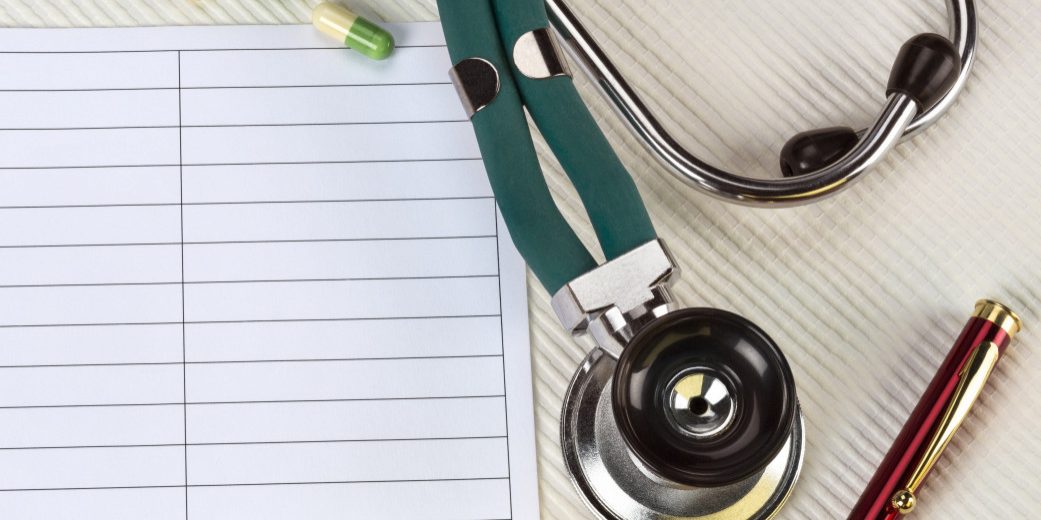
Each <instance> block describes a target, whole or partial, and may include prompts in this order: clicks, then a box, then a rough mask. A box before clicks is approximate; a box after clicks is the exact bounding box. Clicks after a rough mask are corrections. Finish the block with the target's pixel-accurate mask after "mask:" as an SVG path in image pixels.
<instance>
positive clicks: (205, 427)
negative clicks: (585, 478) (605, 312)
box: [0, 24, 538, 520]
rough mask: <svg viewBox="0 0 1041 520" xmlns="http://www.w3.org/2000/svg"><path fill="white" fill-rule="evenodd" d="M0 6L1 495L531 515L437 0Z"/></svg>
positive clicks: (492, 232)
mask: <svg viewBox="0 0 1041 520" xmlns="http://www.w3.org/2000/svg"><path fill="white" fill-rule="evenodd" d="M393 30H394V32H395V33H396V36H397V39H398V42H399V49H398V50H397V51H396V53H395V55H394V56H393V58H392V59H391V60H389V61H386V62H378V63H377V62H373V61H369V60H367V59H366V58H364V57H362V56H360V55H358V54H355V53H353V52H352V51H349V50H345V49H343V48H342V47H340V46H338V45H336V43H335V42H332V41H329V40H326V39H324V38H323V37H321V36H320V35H318V34H317V33H316V32H315V31H314V30H313V29H312V28H311V27H304V26H281V27H180V28H173V27H166V28H135V29H45V30H41V29H4V30H0V71H3V74H0V518H3V519H4V520H20V519H47V520H53V519H77V520H89V519H105V520H115V519H134V520H139V519H145V518H147V519H152V520H167V519H169V520H177V519H191V520H218V519H221V520H228V519H250V520H264V519H317V520H322V519H334V518H335V519H342V518H380V519H390V518H431V519H436V518H456V519H498V518H524V519H529V518H536V517H537V515H538V505H537V496H536V476H535V459H534V428H533V424H532V423H533V419H532V402H531V373H530V361H529V355H528V333H527V330H528V329H527V307H526V298H525V285H524V267H523V263H522V261H521V259H520V257H519V256H518V254H517V252H516V251H515V250H514V248H513V246H512V245H511V242H510V239H509V237H508V236H507V234H506V231H505V226H504V225H503V223H502V221H501V220H499V218H498V217H497V212H496V209H495V203H494V199H493V198H492V196H491V191H490V188H489V186H488V182H487V179H486V177H485V173H484V170H483V166H482V164H481V161H480V157H479V151H478V148H477V144H476V140H475V138H474V135H473V131H472V128H471V126H470V124H469V122H468V121H466V118H465V116H464V113H463V111H462V108H461V107H460V105H459V102H458V99H457V97H456V95H455V92H454V89H453V87H452V86H451V84H450V83H449V82H448V77H447V70H448V68H449V66H450V63H449V58H448V53H447V51H446V49H445V47H444V40H443V36H442V34H441V31H440V28H439V26H438V25H437V24H408V25H399V26H394V27H393Z"/></svg>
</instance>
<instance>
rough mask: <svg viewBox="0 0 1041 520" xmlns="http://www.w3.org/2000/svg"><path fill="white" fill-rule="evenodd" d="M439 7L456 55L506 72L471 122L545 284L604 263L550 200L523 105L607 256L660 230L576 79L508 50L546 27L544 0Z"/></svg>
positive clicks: (460, 1)
mask: <svg viewBox="0 0 1041 520" xmlns="http://www.w3.org/2000/svg"><path fill="white" fill-rule="evenodd" d="M438 9H439V11H440V14H441V24H442V26H443V28H444V32H445V38H446V41H447V43H448V50H449V54H450V55H451V58H452V62H453V63H459V62H460V61H463V60H466V59H468V58H481V59H484V60H487V61H488V62H490V63H491V64H492V65H494V66H495V68H496V69H497V70H498V72H499V81H500V90H499V94H498V96H497V97H496V98H495V100H494V101H492V102H491V104H489V105H488V106H486V107H485V108H483V109H482V110H479V111H478V112H477V113H475V114H474V115H473V117H472V122H473V126H474V131H475V132H476V135H477V141H478V145H479V146H480V148H481V154H482V155H483V156H484V164H485V169H486V170H487V173H488V178H489V180H490V182H491V186H492V191H493V192H494V194H495V199H496V201H497V202H498V204H499V210H500V211H501V212H502V215H503V219H504V220H505V222H506V226H507V228H508V229H509V231H510V234H511V236H512V237H513V241H514V244H515V245H516V246H517V249H518V250H519V251H520V253H521V256H523V257H524V259H525V261H527V263H528V265H529V266H530V267H531V270H532V271H533V272H534V273H535V276H537V277H538V279H539V281H541V282H542V285H543V286H545V288H546V290H547V291H549V293H550V294H554V293H556V292H557V291H558V290H559V289H560V288H561V287H563V286H564V285H565V284H567V283H568V282H570V281H571V280H573V279H575V278H577V277H579V276H580V275H582V274H584V273H586V272H589V271H591V270H593V269H595V268H596V267H597V262H596V260H594V259H593V256H592V255H591V254H590V253H589V251H588V250H587V249H586V248H585V246H584V245H583V244H582V242H581V241H580V240H579V238H578V236H577V235H576V234H575V231H574V230H573V229H572V228H571V227H570V226H569V225H568V223H567V222H566V221H565V220H564V217H563V216H562V215H561V214H560V210H559V209H558V208H557V206H556V203H555V202H554V201H553V197H552V195H551V194H550V191H549V187H548V186H547V185H546V179H545V177H543V174H542V169H541V167H540V166H539V161H538V156H537V155H536V153H535V146H534V144H533V143H532V137H531V133H530V131H529V129H528V124H527V119H526V118H525V115H524V107H525V106H526V107H527V108H528V112H529V113H530V114H531V117H532V119H533V120H534V121H535V124H536V126H538V128H539V131H540V132H541V133H542V135H543V137H545V139H546V142H547V143H548V144H549V146H550V149H551V150H552V151H553V153H554V155H555V156H556V157H557V160H558V161H559V162H560V164H561V166H562V167H563V168H564V171H565V172H566V173H567V175H568V178H569V179H570V180H571V182H572V183H573V184H574V186H575V188H576V190H577V191H578V193H579V196H580V197H581V199H582V204H583V205H584V206H585V209H586V212H587V213H588V214H589V219H590V221H591V222H592V224H593V230H594V231H595V232H596V236H597V238H598V239H599V241H600V247H601V248H602V249H603V252H604V256H605V257H606V259H607V260H608V261H610V260H613V259H615V258H617V257H619V256H621V255H623V254H625V253H628V252H629V251H631V250H633V249H634V248H636V247H637V246H640V245H642V244H645V243H647V242H650V241H652V240H654V239H656V238H657V233H655V231H654V225H653V224H652V223H651V219H650V216H649V215H648V214H647V208H646V207H645V206H644V204H643V199H642V198H641V197H640V193H639V192H638V191H637V189H636V184H635V183H634V182H633V179H632V177H631V176H630V175H629V172H628V171H627V170H626V169H625V166H623V165H622V163H621V161H620V160H619V159H618V156H617V155H616V154H615V152H614V150H613V149H612V148H611V145H610V143H608V141H607V138H606V137H604V134H603V132H602V131H601V130H600V128H599V127H598V126H597V124H596V121H595V120H594V119H593V116H592V114H590V113H589V110H588V108H586V105H585V103H584V102H583V101H582V99H581V98H580V97H579V94H578V91H577V90H576V89H575V86H574V83H573V82H572V79H571V78H570V77H568V76H557V77H552V78H547V79H531V78H528V77H527V76H525V75H524V74H522V73H520V72H519V71H518V70H517V69H516V65H515V64H514V63H513V62H512V60H509V59H507V56H510V55H511V54H512V53H511V52H508V50H509V51H512V47H513V42H516V41H517V39H518V38H520V37H521V36H522V35H523V34H525V33H527V32H529V31H532V30H535V29H544V28H548V27H549V20H548V18H547V16H546V9H545V4H544V3H543V0H438ZM504 44H505V46H504Z"/></svg>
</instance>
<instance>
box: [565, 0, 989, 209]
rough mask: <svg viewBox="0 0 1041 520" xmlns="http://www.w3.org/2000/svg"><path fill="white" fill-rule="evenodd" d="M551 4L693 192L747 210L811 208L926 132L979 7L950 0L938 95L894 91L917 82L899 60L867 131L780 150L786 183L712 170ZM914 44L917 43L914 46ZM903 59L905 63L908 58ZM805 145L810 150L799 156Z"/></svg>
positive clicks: (635, 123) (952, 92)
mask: <svg viewBox="0 0 1041 520" xmlns="http://www.w3.org/2000/svg"><path fill="white" fill-rule="evenodd" d="M545 2H546V6H547V9H548V10H549V12H550V19H551V21H552V23H553V27H554V28H555V29H556V30H557V31H558V33H559V34H560V35H561V36H562V39H563V43H564V46H565V48H567V50H568V51H569V52H570V53H571V55H572V56H573V57H574V58H575V60H576V61H577V62H578V63H579V64H580V66H581V68H582V69H583V70H585V71H586V73H587V74H588V75H589V76H590V78H592V80H593V82H594V83H595V84H596V85H597V86H598V87H599V89H600V91H601V93H602V94H604V96H605V98H607V100H608V101H609V102H610V103H611V104H612V105H613V106H614V108H615V109H616V111H617V112H618V114H619V115H620V116H621V117H622V119H623V120H624V121H625V122H626V123H627V124H628V125H629V127H630V129H631V130H632V131H633V133H634V134H635V135H636V136H637V137H639V138H640V141H641V142H643V144H644V145H645V147H646V148H647V149H648V150H649V151H650V152H651V154H652V155H654V156H655V157H656V158H657V159H658V160H659V161H660V162H661V163H662V164H664V165H665V166H666V167H667V168H669V170H670V171H672V172H673V173H674V174H676V176H677V177H679V178H680V179H682V180H683V181H685V182H686V183H688V184H690V185H691V186H693V187H695V188H698V189H700V190H701V191H704V192H705V193H708V194H710V195H713V196H715V197H717V198H720V199H723V200H727V201H730V202H736V203H740V204H745V205H749V206H765V207H785V206H792V205H799V204H805V203H809V202H813V201H815V200H819V199H821V198H824V197H827V196H830V195H833V194H835V193H838V192H839V191H841V190H843V189H845V188H846V187H848V186H849V185H850V183H852V182H853V181H855V180H857V179H858V178H859V177H860V176H861V175H862V174H864V173H865V172H866V171H868V170H869V169H871V168H872V167H873V166H875V165H876V164H878V162H879V161H881V160H882V159H883V158H884V157H885V156H886V155H887V154H888V153H889V151H890V150H891V149H892V148H893V147H894V146H896V145H897V143H899V142H900V141H902V140H904V139H909V138H911V137H913V136H915V135H917V134H918V133H919V132H921V131H923V130H925V129H926V128H927V127H928V126H929V125H931V124H933V123H934V122H936V121H937V120H938V119H939V118H940V116H942V115H943V114H944V113H945V112H946V111H947V110H948V109H949V108H950V107H951V106H952V105H953V104H954V101H955V99H956V98H957V97H958V94H959V93H960V92H961V90H962V88H963V87H964V86H965V82H966V81H967V80H968V77H969V75H970V73H971V71H972V65H973V63H974V61H975V57H976V39H977V21H976V6H975V3H974V1H973V0H947V11H948V17H949V19H950V31H949V38H947V40H948V42H947V43H946V44H945V45H944V49H943V50H942V54H943V57H942V59H941V60H939V61H938V62H934V63H933V64H932V65H931V67H932V68H931V69H930V70H923V71H922V72H927V73H929V74H932V75H934V76H935V77H936V78H937V79H938V81H937V83H936V87H937V88H936V89H933V90H928V91H917V92H915V91H912V90H909V89H902V88H897V89H894V88H892V87H893V80H896V81H907V80H910V79H911V78H908V77H906V76H901V75H900V74H898V72H899V70H900V69H901V66H902V65H907V62H906V61H905V62H903V63H902V62H901V61H900V60H899V59H898V62H897V63H896V65H895V66H894V74H893V76H891V78H890V79H891V81H890V88H889V89H888V90H889V91H888V92H887V99H886V103H885V105H884V106H883V108H882V111H881V113H880V114H879V116H878V117H877V118H876V119H875V121H874V123H872V125H871V126H870V127H869V128H867V129H865V130H861V131H859V132H856V131H854V130H852V129H850V128H846V127H834V128H826V129H821V130H818V131H810V132H804V133H802V134H799V135H797V136H795V137H793V138H792V140H790V141H789V143H788V145H786V146H785V150H782V152H784V153H782V160H781V162H782V172H783V173H784V175H785V178H780V179H755V178H751V177H745V176H742V175H737V174H733V173H730V172H728V171H725V170H722V169H720V168H717V167H715V166H712V165H711V164H709V163H708V162H706V161H703V160H701V159H700V158H698V157H697V156H696V155H694V154H693V153H691V152H689V151H688V150H686V149H685V148H684V147H683V146H681V145H680V144H679V143H678V142H677V141H676V139H675V138H673V137H672V135H671V134H670V133H669V132H668V130H666V129H665V127H664V126H663V125H662V124H661V123H660V122H659V121H658V119H657V118H656V117H655V116H654V114H653V113H651V111H650V110H649V109H648V108H647V106H646V104H644V102H643V100H642V99H641V98H640V96H639V95H638V94H637V93H636V91H635V90H634V89H633V88H632V87H631V86H630V85H629V84H628V82H626V81H625V78H624V77H623V76H622V75H621V73H619V72H618V70H617V68H616V67H615V66H614V64H613V63H612V62H611V59H610V58H609V57H608V56H607V54H606V53H605V52H604V51H603V50H602V49H601V48H600V47H599V46H598V45H597V43H596V41H595V40H594V39H593V37H592V36H591V35H590V34H589V32H588V31H587V30H586V29H585V27H584V26H583V25H582V23H581V21H580V20H579V19H578V17H577V16H576V15H575V14H574V13H573V12H572V11H571V10H570V9H569V8H568V6H567V5H566V3H565V2H564V0H545ZM920 36H922V35H920ZM912 42H914V39H912V41H910V42H909V44H910V43H912ZM934 43H937V42H934ZM905 49H906V47H905ZM901 54H902V56H903V57H904V58H907V56H906V54H905V53H904V52H902V53H901ZM917 58H919V59H920V58H922V56H921V55H918V56H917ZM920 63H924V62H920ZM911 83H915V82H914V81H911ZM919 85H920V84H919ZM926 101H928V102H926ZM836 131H840V133H841V137H842V138H841V139H836V138H835V137H836V135H835V133H836ZM800 146H806V148H803V149H802V150H798V149H797V148H798V147H800ZM807 151H821V152H824V153H823V154H818V155H816V156H815V157H814V158H813V160H811V161H809V162H806V163H803V164H802V165H801V166H802V167H801V168H799V167H796V168H792V167H791V166H792V165H791V163H792V162H793V161H791V159H792V158H793V157H799V156H805V155H806V154H805V152H807Z"/></svg>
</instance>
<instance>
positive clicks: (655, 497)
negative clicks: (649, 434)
mask: <svg viewBox="0 0 1041 520" xmlns="http://www.w3.org/2000/svg"><path fill="white" fill-rule="evenodd" d="M615 368H616V361H615V360H614V359H613V358H611V357H610V356H608V355H607V354H605V353H604V352H603V351H602V350H599V349H596V350H593V352H592V353H590V355H589V356H588V357H587V358H586V359H585V361H584V362H583V364H582V366H581V367H580V369H579V370H578V372H577V373H576V374H575V377H574V379H573V380H572V382H571V386H570V387H569V388H568V391H567V395H566V397H565V400H564V408H563V412H562V415H561V445H562V448H563V454H564V462H565V464H566V466H567V469H568V473H569V474H570V476H571V479H572V481H573V483H574V485H575V487H576V488H578V490H579V492H580V494H581V496H582V498H583V499H584V500H585V502H586V504H587V505H588V506H589V507H590V508H591V509H592V510H594V511H596V512H597V513H599V514H600V516H602V517H603V518H605V519H609V520H623V519H624V520H629V519H646V520H651V519H666V518H668V519H706V520H707V519H713V520H716V519H719V520H722V519H745V518H748V519H767V518H772V517H773V516H774V514H775V513H776V512H777V511H778V510H779V509H780V507H781V506H782V505H783V504H784V502H785V500H787V498H788V495H789V494H790V493H791V491H792V488H793V486H794V485H795V482H796V480H797V479H798V475H799V470H800V469H801V467H802V460H803V443H804V433H803V425H802V416H801V414H799V413H798V412H797V417H796V420H795V422H794V424H793V425H792V426H793V427H792V430H791V432H790V433H789V434H788V436H787V437H786V438H785V440H784V443H783V444H782V445H781V449H780V450H779V451H778V452H777V454H776V455H774V456H773V457H772V458H771V459H770V460H769V462H768V463H767V464H766V466H765V467H764V468H762V469H761V470H758V471H756V472H754V473H752V474H751V475H749V476H748V477H745V478H743V479H741V480H738V481H737V482H734V483H732V484H728V485H724V486H717V487H695V486H686V485H682V484H678V483H676V482H671V481H669V480H667V479H664V478H661V477H659V476H658V475H656V474H655V473H654V472H652V471H650V470H649V469H648V468H647V467H646V466H644V465H643V463H642V462H641V461H639V459H637V458H635V457H633V455H632V452H631V451H630V449H629V447H628V445H627V444H626V442H625V441H624V440H623V438H622V434H621V432H620V430H619V429H618V427H617V426H616V420H615V415H614V410H613V406H612V403H611V393H612V389H613V385H612V384H611V376H612V374H613V373H614V371H615Z"/></svg>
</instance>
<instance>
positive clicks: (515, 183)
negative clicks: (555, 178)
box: [438, 0, 803, 520]
mask: <svg viewBox="0 0 1041 520" xmlns="http://www.w3.org/2000/svg"><path fill="white" fill-rule="evenodd" d="M438 6H439V9H440V13H441V17H442V25H443V27H444V30H445V37H446V40H447V43H448V47H449V53H450V55H451V57H452V61H453V63H455V65H454V67H453V69H452V72H451V75H452V78H453V82H454V83H455V84H456V87H457V89H458V90H459V92H460V97H461V99H462V100H463V105H464V107H465V108H466V109H467V112H468V115H469V116H470V118H471V120H472V122H473V125H474V129H475V132H476V135H477V139H478V144H479V146H480V148H481V152H482V155H483V157H484V163H485V167H486V170H487V173H488V177H489V179H490V181H491V185H492V190H493V191H494V193H495V197H496V200H497V201H498V203H499V207H500V209H501V211H502V214H503V218H504V220H505V221H506V224H507V226H508V227H509V230H510V233H511V235H512V236H513V239H514V241H515V243H516V245H517V247H518V249H519V250H520V252H521V254H522V256H524V257H525V259H526V260H527V262H528V264H529V265H530V266H531V268H532V271H533V272H534V273H535V275H536V276H537V277H538V278H539V280H540V281H541V282H542V283H543V285H544V286H545V287H546V289H547V290H548V291H549V292H550V293H552V294H553V295H554V296H553V305H554V309H555V310H556V311H557V314H558V317H559V318H560V319H561V322H562V323H563V324H564V325H565V327H566V328H567V329H568V330H570V331H572V332H573V333H576V334H581V333H583V332H588V333H589V334H590V335H591V336H592V337H593V338H594V340H595V341H596V342H597V348H595V349H594V350H593V351H592V352H591V353H590V356H589V357H588V358H587V361H586V363H584V364H583V366H582V367H580V368H579V370H578V371H577V372H576V375H575V378H574V380H573V382H572V388H571V389H570V390H569V392H568V398H567V399H566V402H567V403H568V405H566V406H565V409H564V411H563V413H562V421H563V423H564V424H565V427H564V428H562V443H563V444H564V445H565V446H564V456H565V460H566V464H567V465H568V468H569V472H570V473H571V475H572V477H573V479H574V481H575V484H576V486H577V488H578V489H579V490H580V491H581V492H582V496H583V497H584V498H585V499H586V500H587V501H588V502H589V503H590V505H591V507H592V508H593V509H594V510H596V511H599V512H600V513H601V514H602V515H603V516H604V517H605V518H609V519H612V520H614V519H627V518H633V517H639V518H646V519H648V520H650V519H656V518H663V519H664V518H676V519H696V518H702V517H704V516H705V514H711V515H715V514H716V513H720V512H725V511H731V512H733V511H739V512H740V513H737V516H729V517H732V518H756V519H758V518H766V517H768V516H769V515H772V514H773V512H774V511H776V509H777V508H778V507H780V505H781V504H782V503H783V502H784V499H785V498H786V497H787V496H788V493H789V492H790V490H791V487H792V485H793V484H794V482H795V479H796V477H797V474H798V469H799V467H800V466H801V462H802V438H803V434H802V429H801V415H800V413H799V411H798V410H799V408H798V401H797V398H796V395H795V384H794V380H793V378H792V375H791V371H790V370H789V369H788V365H787V363H786V362H785V361H784V358H783V355H781V353H780V349H778V348H777V346H776V345H775V344H774V343H773V341H772V340H770V339H769V337H768V336H766V334H765V333H764V332H762V331H761V330H760V329H759V328H758V327H756V326H755V325H754V324H752V323H751V322H749V321H748V320H745V319H744V318H741V317H739V316H737V315H735V314H732V313H728V312H725V311H719V310H715V309H686V310H677V308H676V303H675V301H674V299H673V298H672V296H671V292H670V290H669V286H670V284H671V282H672V280H673V278H674V275H675V274H676V273H677V272H678V268H677V267H676V266H675V263H674V261H673V260H672V258H671V256H670V255H669V253H668V250H667V249H666V248H665V246H664V244H663V243H661V241H660V240H658V238H657V234H656V233H655V231H654V227H653V225H652V224H651V221H650V217H649V216H648V214H647V210H646V208H645V206H644V204H643V201H642V199H641V198H640V195H639V193H638V191H637V190H636V186H635V184H634V183H633V180H632V178H631V176H630V175H629V173H628V171H627V170H626V169H625V167H624V166H623V165H622V163H621V162H620V160H619V159H618V157H617V156H616V155H615V153H614V151H613V150H612V149H611V147H610V144H609V143H608V142H607V140H606V138H605V137H604V135H603V133H602V132H601V131H600V129H599V127H598V126H597V124H596V121H595V120H594V119H593V117H592V115H591V114H590V113H589V111H588V109H587V108H586V107H585V105H584V104H583V103H582V102H581V99H580V97H579V96H578V93H577V91H576V89H575V87H574V84H573V83H572V80H571V77H570V75H569V74H567V72H566V66H564V64H563V62H562V60H563V59H562V57H560V56H559V54H556V52H557V49H556V47H555V44H554V42H553V39H552V33H551V32H550V31H549V21H548V19H547V16H546V11H545V7H544V4H543V3H542V0H439V2H438ZM523 107H527V109H528V111H529V112H530V114H531V116H532V119H533V120H534V121H535V123H536V125H537V126H538V128H539V129H540V130H541V132H542V134H543V135H544V136H545V138H546V141H547V142H548V143H549V145H550V147H551V148H552V150H553V151H554V153H555V154H556V156H557V158H558V160H559V161H560V163H561V165H562V166H563V167H564V170H565V171H566V173H567V175H568V177H569V178H570V179H571V181H572V183H573V184H574V185H575V187H576V189H577V191H578V193H579V195H580V196H581V198H582V202H583V205H584V206H585V208H586V211H587V213H588V214H589V217H590V220H591V221H592V223H593V227H594V230H595V231H596V234H597V237H598V238H599V241H600V244H601V247H602V249H603V251H604V256H605V257H606V262H605V263H604V264H602V265H597V264H596V262H595V261H594V260H593V259H592V256H591V255H590V253H589V252H588V251H587V250H586V249H585V248H584V247H583V246H582V244H581V242H579V241H578V238H577V236H576V235H575V233H574V231H573V230H572V229H571V228H570V227H568V225H567V223H566V222H564V221H563V218H562V217H561V215H560V213H559V211H558V210H557V208H556V207H555V205H554V203H553V200H552V196H551V195H550V193H549V190H548V188H547V186H546V182H545V179H544V178H543V176H542V171H541V169H540V168H539V164H538V159H537V157H536V154H535V150H534V147H533V145H532V139H531V135H530V132H529V130H528V126H527V122H526V119H525V117H524V110H523ZM692 324H693V327H691V325H692ZM659 333H661V334H659ZM678 336H681V337H682V338H683V341H679V342H676V341H671V342H663V341H661V338H662V337H666V338H676V337H678ZM663 353H664V354H666V355H661V356H659V355H656V354H663ZM647 370H650V372H647ZM648 374H653V375H651V376H648ZM647 377H652V378H653V379H654V380H653V381H650V383H651V384H650V386H649V387H646V388H651V389H652V390H651V391H650V392H641V391H640V389H641V388H645V385H644V383H648V379H647ZM659 379H660V380H659ZM612 381H613V382H614V383H616V385H617V386H616V387H615V388H617V389H619V390H622V389H627V388H628V389H634V390H635V391H634V392H633V393H619V392H615V393H613V394H612V393H610V392H608V391H607V389H608V388H610V387H611V382H612ZM710 382H711V383H712V384H709V383H710ZM659 383H660V384H659ZM699 385H705V386H704V392H702V391H701V390H699V388H701V387H699ZM662 389H664V392H663V391H662ZM643 398H648V399H649V401H646V402H644V401H642V399H643ZM652 408H653V411H654V412H655V413H652V414H644V413H641V412H642V411H652V410H651V409H652ZM588 414H593V415H594V416H596V417H599V418H600V419H598V420H595V421H594V422H595V423H596V424H599V426H598V428H600V429H599V430H598V431H596V432H592V433H591V434H590V433H589V432H584V433H572V432H573V430H572V426H574V425H578V424H582V425H584V426H588V425H589V424H590V423H589V421H588V420H586V419H585V417H586V416H587V415H588ZM663 417H664V418H665V419H662V418H663ZM659 434H660V435H659ZM663 440H667V442H665V444H667V446H665V448H664V449H659V448H661V446H659V441H663ZM607 446H610V448H608V447H607ZM670 450H673V451H670ZM576 452H584V453H586V454H592V453H594V452H595V453H599V454H600V455H604V456H605V457H607V458H610V457H616V458H615V459H612V460H610V461H609V462H606V464H607V466H605V467H607V468H608V470H607V472H606V473H605V472H603V471H600V470H599V469H596V468H597V464H599V463H598V462H596V461H595V460H579V461H573V460H572V458H571V455H570V454H573V453H576ZM675 453H683V454H684V457H680V458H678V459H674V457H673V455H674V454H675ZM623 454H624V455H623ZM600 460H602V461H604V460H607V459H606V458H601V459H600ZM612 471H615V472H617V471H622V472H630V473H631V475H629V476H627V477H625V478H615V477H613V476H611V475H614V474H615V473H612ZM605 475H606V476H605ZM633 485H636V486H637V488H632V489H628V490H626V489H622V488H620V487H618V486H633ZM616 489H620V490H621V491H615V490H616ZM727 514H729V513H727Z"/></svg>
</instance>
